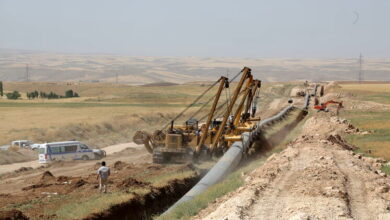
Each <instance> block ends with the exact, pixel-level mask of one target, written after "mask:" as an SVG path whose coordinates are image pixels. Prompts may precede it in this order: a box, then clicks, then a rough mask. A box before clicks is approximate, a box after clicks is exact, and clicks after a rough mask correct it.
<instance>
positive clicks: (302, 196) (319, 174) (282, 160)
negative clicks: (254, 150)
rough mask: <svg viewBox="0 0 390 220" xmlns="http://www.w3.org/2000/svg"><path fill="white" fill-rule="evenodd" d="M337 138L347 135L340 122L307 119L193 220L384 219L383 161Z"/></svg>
mask: <svg viewBox="0 0 390 220" xmlns="http://www.w3.org/2000/svg"><path fill="white" fill-rule="evenodd" d="M343 132H353V128H351V127H350V125H349V124H348V123H347V122H346V121H344V120H340V119H338V118H336V117H329V114H325V113H324V114H322V113H320V114H316V115H315V116H314V117H312V118H309V119H308V120H307V121H306V123H305V125H304V127H303V131H302V135H301V136H300V137H299V138H297V139H296V140H295V141H294V142H292V143H291V144H290V145H289V146H288V147H287V149H286V150H284V151H282V152H281V153H277V154H274V155H273V156H271V157H270V158H269V159H268V160H267V162H266V163H265V164H264V165H263V166H262V167H259V168H258V169H256V170H254V171H253V172H252V173H250V174H248V175H247V177H246V179H245V182H246V183H245V185H244V186H243V187H241V188H239V189H238V190H236V191H235V192H233V193H231V194H228V195H226V196H225V197H223V198H221V199H219V200H218V201H216V202H215V203H214V204H212V205H211V206H209V207H208V208H207V209H205V210H203V211H202V212H200V213H199V215H198V216H196V217H195V218H194V219H229V220H233V219H291V220H293V219H296V220H298V219H362V220H363V219H364V220H366V219H390V211H389V210H390V178H388V177H386V175H385V174H384V173H382V172H381V171H380V166H381V162H383V161H381V160H380V159H374V158H366V157H362V156H361V155H356V154H355V153H353V152H352V151H350V150H349V148H350V147H352V146H350V145H348V143H346V142H345V141H344V140H343V139H341V138H339V136H338V135H340V134H342V133H343Z"/></svg>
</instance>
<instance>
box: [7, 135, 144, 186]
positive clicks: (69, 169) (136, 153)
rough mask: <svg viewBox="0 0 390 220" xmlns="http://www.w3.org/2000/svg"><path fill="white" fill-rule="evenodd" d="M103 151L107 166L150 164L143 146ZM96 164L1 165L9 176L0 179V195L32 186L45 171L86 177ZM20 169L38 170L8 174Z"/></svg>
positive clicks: (93, 162)
mask: <svg viewBox="0 0 390 220" xmlns="http://www.w3.org/2000/svg"><path fill="white" fill-rule="evenodd" d="M103 149H104V150H106V152H107V157H106V158H104V160H105V161H106V162H107V164H108V165H109V166H112V165H113V164H114V163H115V162H116V161H123V162H127V163H145V162H148V161H150V162H151V160H152V159H151V155H150V154H149V153H148V152H147V151H146V149H145V148H144V147H143V146H138V145H136V144H134V143H127V144H118V145H113V146H109V147H106V148H103ZM97 162H98V161H97V160H90V161H66V162H65V161H64V162H57V163H53V164H49V165H48V167H43V168H39V167H40V166H42V164H39V163H38V162H37V161H31V162H27V163H16V164H10V165H2V166H0V167H1V169H2V170H1V171H2V172H8V173H9V174H8V175H9V176H7V177H5V178H1V179H0V185H1V187H0V193H14V192H18V191H20V190H21V189H22V188H23V187H26V186H28V185H31V184H32V182H31V180H30V179H34V178H35V177H36V176H39V175H41V174H42V172H44V171H46V170H47V171H50V172H51V173H52V174H53V175H55V176H70V177H74V176H79V177H86V176H88V175H90V174H93V173H95V172H96V170H91V167H93V166H94V165H95V164H96V163H97ZM3 167H5V168H3ZM21 167H35V168H37V167H38V169H34V170H31V171H26V172H23V175H17V174H12V173H10V172H12V171H15V170H17V169H19V168H21ZM10 183H12V184H10Z"/></svg>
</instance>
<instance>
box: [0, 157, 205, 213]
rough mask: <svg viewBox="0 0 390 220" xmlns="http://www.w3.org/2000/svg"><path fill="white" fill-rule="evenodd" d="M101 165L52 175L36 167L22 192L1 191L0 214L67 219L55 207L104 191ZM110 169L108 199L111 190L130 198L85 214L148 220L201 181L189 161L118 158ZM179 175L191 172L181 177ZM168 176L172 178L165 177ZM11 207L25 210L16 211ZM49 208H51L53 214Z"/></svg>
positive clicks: (71, 203)
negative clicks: (72, 173)
mask: <svg viewBox="0 0 390 220" xmlns="http://www.w3.org/2000/svg"><path fill="white" fill-rule="evenodd" d="M66 164H67V163H64V164H63V165H64V166H66ZM57 165H60V164H57ZM99 166H100V165H99V164H90V165H89V166H87V167H84V172H85V174H87V175H83V176H66V175H54V174H53V173H52V172H51V171H49V170H44V169H43V168H41V169H38V170H35V175H32V174H30V175H28V176H30V177H29V178H26V179H23V183H24V184H25V185H26V186H24V187H23V188H21V189H20V190H9V191H8V192H1V193H0V207H1V208H0V216H2V215H4V216H6V215H8V217H12V215H19V214H23V216H27V217H29V218H31V219H57V218H60V219H63V218H68V217H66V216H62V215H61V214H59V215H57V211H58V210H61V209H62V208H63V207H66V206H67V205H73V204H79V205H80V206H83V205H84V204H83V203H88V201H90V200H91V199H92V200H93V198H95V199H96V196H99V195H100V194H99V190H98V181H97V179H96V173H95V172H96V170H97V169H98V168H99ZM111 170H112V171H111V176H110V179H109V184H108V190H109V193H108V194H107V196H108V197H107V199H112V198H111V197H112V196H110V195H111V194H116V195H118V196H122V197H126V198H127V199H126V200H124V201H121V202H118V201H117V200H115V201H117V202H114V203H111V202H109V201H108V202H107V204H106V208H105V209H101V210H99V211H97V210H96V209H92V210H88V207H89V206H85V209H87V210H86V212H87V213H88V212H89V213H90V215H89V216H88V217H86V216H85V215H84V216H83V217H86V219H121V218H123V217H126V218H127V219H145V218H150V216H152V215H155V214H159V213H160V212H162V211H163V210H165V209H166V208H168V207H169V206H170V205H172V203H174V202H175V201H176V200H177V199H179V198H180V197H181V196H182V195H184V194H185V193H186V192H187V191H188V190H189V189H190V188H191V187H192V186H193V185H194V184H195V183H196V182H197V181H198V175H197V173H196V172H195V170H194V168H193V167H192V166H189V165H171V166H168V165H156V164H151V163H145V162H139V163H128V162H123V161H116V162H115V163H112V164H111ZM180 173H188V175H183V176H180ZM174 174H177V175H176V176H175V175H174ZM18 175H23V173H21V174H18ZM169 175H172V177H171V178H169V179H167V178H166V177H167V176H169ZM160 178H162V179H161V180H160ZM164 178H165V179H166V180H164ZM13 179H14V178H6V179H5V180H4V182H3V183H4V184H5V185H9V186H10V185H13V183H14V182H13ZM61 198H66V200H64V199H61ZM13 207H24V208H23V209H20V210H15V209H13ZM45 210H52V211H51V212H50V213H51V214H48V212H47V211H45ZM18 211H22V212H23V213H19V212H18ZM80 217H82V216H80Z"/></svg>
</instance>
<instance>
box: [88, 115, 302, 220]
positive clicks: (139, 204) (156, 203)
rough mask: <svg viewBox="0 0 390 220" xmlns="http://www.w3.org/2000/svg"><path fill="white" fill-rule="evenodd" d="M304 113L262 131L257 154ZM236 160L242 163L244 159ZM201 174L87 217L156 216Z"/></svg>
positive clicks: (281, 136) (279, 138) (276, 141)
mask: <svg viewBox="0 0 390 220" xmlns="http://www.w3.org/2000/svg"><path fill="white" fill-rule="evenodd" d="M291 110H296V109H291ZM287 114H288V113H285V115H284V116H283V117H281V118H280V119H278V120H276V121H275V123H272V124H277V123H278V121H283V118H284V117H285V116H287ZM304 117H305V111H301V110H299V114H298V115H297V116H296V117H295V118H294V119H293V120H292V121H291V122H289V123H287V124H286V125H284V126H282V127H281V128H280V129H278V130H277V131H274V132H272V134H271V135H270V136H268V137H266V135H264V132H261V133H260V134H259V136H258V139H257V140H256V141H255V142H253V144H254V145H255V146H257V147H258V148H259V149H262V150H261V152H260V153H259V152H257V155H259V154H262V153H265V152H266V151H268V150H270V149H272V148H273V146H275V145H278V144H279V143H280V142H281V141H283V140H284V139H285V138H286V136H287V135H288V134H289V132H290V131H292V130H293V129H294V128H295V127H296V126H297V125H298V124H299V122H300V121H302V119H303V118H304ZM272 126H273V125H271V124H270V125H268V126H264V127H263V128H262V129H263V130H267V129H268V128H271V127H272ZM244 138H245V137H244ZM241 154H242V152H241ZM248 161H250V160H248ZM236 162H237V164H238V163H239V162H240V160H238V161H236ZM225 163H229V164H232V163H235V162H232V161H225ZM237 164H236V165H237ZM235 168H236V166H234V167H233V169H235ZM233 169H231V170H229V171H228V172H227V173H226V174H228V173H230V172H231V171H232V170H233ZM200 178H201V176H200V175H198V176H193V177H189V178H185V179H181V180H178V179H175V180H172V181H170V182H169V184H168V185H166V186H163V187H160V188H154V189H153V190H152V191H151V192H150V193H147V194H146V195H142V196H139V195H136V196H135V197H134V198H132V199H131V200H129V201H126V202H123V203H120V204H116V205H113V206H111V207H110V208H109V209H107V210H105V211H103V212H101V213H94V214H91V215H90V216H88V217H87V218H85V219H86V220H97V219H99V220H100V219H129V220H132V219H144V220H149V219H152V218H153V216H158V215H160V214H161V213H163V212H164V211H166V210H167V209H168V208H170V207H171V208H172V205H174V204H176V203H177V202H178V201H180V200H181V199H183V198H184V197H183V196H184V195H187V194H188V192H189V191H190V190H193V187H194V186H195V185H199V180H200ZM197 183H198V184H197Z"/></svg>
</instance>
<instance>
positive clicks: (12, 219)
mask: <svg viewBox="0 0 390 220" xmlns="http://www.w3.org/2000/svg"><path fill="white" fill-rule="evenodd" d="M0 219H2V220H28V219H29V218H27V216H25V215H24V214H23V213H22V212H21V211H19V210H15V209H14V210H10V211H0Z"/></svg>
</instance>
